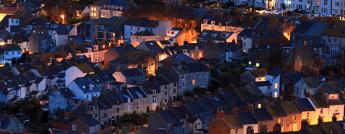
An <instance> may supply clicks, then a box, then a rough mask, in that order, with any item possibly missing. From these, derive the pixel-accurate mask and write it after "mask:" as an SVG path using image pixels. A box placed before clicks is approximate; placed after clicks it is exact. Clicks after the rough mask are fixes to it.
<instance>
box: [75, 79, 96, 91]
mask: <svg viewBox="0 0 345 134" xmlns="http://www.w3.org/2000/svg"><path fill="white" fill-rule="evenodd" d="M74 82H75V83H76V84H77V85H78V86H79V88H80V89H81V90H82V91H83V92H84V93H96V92H100V91H101V90H100V89H99V88H98V87H97V86H96V83H95V82H93V81H92V80H91V79H90V78H89V77H79V78H77V79H75V80H74Z"/></svg>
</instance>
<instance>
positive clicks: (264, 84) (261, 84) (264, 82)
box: [255, 81, 272, 87]
mask: <svg viewBox="0 0 345 134" xmlns="http://www.w3.org/2000/svg"><path fill="white" fill-rule="evenodd" d="M255 85H256V86H258V87H263V86H272V84H271V82H269V81H259V82H255Z"/></svg>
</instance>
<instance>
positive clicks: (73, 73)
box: [65, 66, 86, 87]
mask: <svg viewBox="0 0 345 134" xmlns="http://www.w3.org/2000/svg"><path fill="white" fill-rule="evenodd" d="M85 75H86V74H84V73H83V72H82V71H81V70H80V69H79V68H78V67H76V66H71V67H69V68H68V69H67V70H66V71H65V82H66V87H67V86H68V85H69V84H70V83H71V82H72V81H73V80H75V79H76V78H79V77H84V76H85Z"/></svg>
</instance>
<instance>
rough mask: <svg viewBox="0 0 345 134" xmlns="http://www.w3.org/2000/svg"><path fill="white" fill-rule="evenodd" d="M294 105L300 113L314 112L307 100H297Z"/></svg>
mask: <svg viewBox="0 0 345 134" xmlns="http://www.w3.org/2000/svg"><path fill="white" fill-rule="evenodd" d="M296 105H297V107H298V109H299V110H300V111H314V110H315V108H314V106H313V104H312V103H311V102H310V101H309V99H308V98H303V99H298V100H297V102H296Z"/></svg>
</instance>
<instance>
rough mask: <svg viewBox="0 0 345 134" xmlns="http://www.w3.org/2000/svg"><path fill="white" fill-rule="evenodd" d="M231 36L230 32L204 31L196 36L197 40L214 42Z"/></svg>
mask: <svg viewBox="0 0 345 134" xmlns="http://www.w3.org/2000/svg"><path fill="white" fill-rule="evenodd" d="M232 34H233V33H232V32H221V31H212V30H204V31H202V32H201V33H200V34H199V35H198V38H202V39H214V40H226V39H227V38H229V37H230V36H231V35H232Z"/></svg>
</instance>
